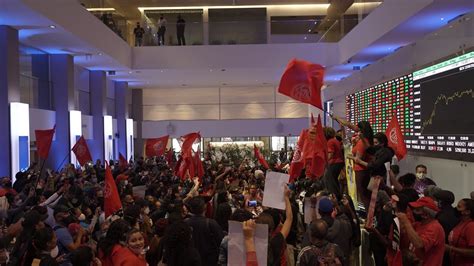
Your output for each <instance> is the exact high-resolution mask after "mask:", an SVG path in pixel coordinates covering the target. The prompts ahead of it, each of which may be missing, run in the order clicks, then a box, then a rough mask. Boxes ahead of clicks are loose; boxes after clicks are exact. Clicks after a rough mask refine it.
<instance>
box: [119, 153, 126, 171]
mask: <svg viewBox="0 0 474 266" xmlns="http://www.w3.org/2000/svg"><path fill="white" fill-rule="evenodd" d="M119 168H120V171H123V170H125V169H127V168H128V162H127V159H125V157H124V156H123V155H122V153H120V152H119Z"/></svg>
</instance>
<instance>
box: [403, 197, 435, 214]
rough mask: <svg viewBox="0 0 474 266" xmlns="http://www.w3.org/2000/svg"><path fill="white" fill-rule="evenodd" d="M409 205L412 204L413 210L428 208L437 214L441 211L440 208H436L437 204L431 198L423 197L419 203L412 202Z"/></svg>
mask: <svg viewBox="0 0 474 266" xmlns="http://www.w3.org/2000/svg"><path fill="white" fill-rule="evenodd" d="M409 204H410V207H413V208H420V207H426V208H430V209H432V210H433V211H436V212H438V211H439V208H438V206H436V203H435V202H434V200H433V199H432V198H430V197H421V198H419V199H418V200H417V201H414V202H410V203H409Z"/></svg>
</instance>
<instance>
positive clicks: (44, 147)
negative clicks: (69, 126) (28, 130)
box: [35, 125, 56, 159]
mask: <svg viewBox="0 0 474 266" xmlns="http://www.w3.org/2000/svg"><path fill="white" fill-rule="evenodd" d="M55 130H56V125H55V126H54V127H53V128H52V129H46V130H35V136H36V149H37V152H38V156H39V157H40V158H42V159H46V158H48V155H49V150H50V149H51V143H52V142H53V136H54V131H55Z"/></svg>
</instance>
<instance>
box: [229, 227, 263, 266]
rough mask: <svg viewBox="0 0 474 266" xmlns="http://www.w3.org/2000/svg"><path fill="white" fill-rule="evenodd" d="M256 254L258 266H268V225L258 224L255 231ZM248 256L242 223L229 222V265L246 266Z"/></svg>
mask: <svg viewBox="0 0 474 266" xmlns="http://www.w3.org/2000/svg"><path fill="white" fill-rule="evenodd" d="M254 237H255V253H257V261H258V265H267V253H268V225H266V224H257V228H256V229H255V236H254ZM246 260H247V255H246V252H245V245H244V233H243V229H242V223H239V222H236V221H229V242H228V246H227V265H229V266H245V265H246V263H245V262H246Z"/></svg>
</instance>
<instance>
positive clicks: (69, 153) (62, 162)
mask: <svg viewBox="0 0 474 266" xmlns="http://www.w3.org/2000/svg"><path fill="white" fill-rule="evenodd" d="M70 155H71V150H69V152H68V153H67V154H66V156H64V159H63V160H62V161H61V163H60V164H59V166H58V169H56V172H57V171H59V169H61V166H62V165H63V164H64V162H65V161H66V159H67V158H68V157H69V156H70Z"/></svg>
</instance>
